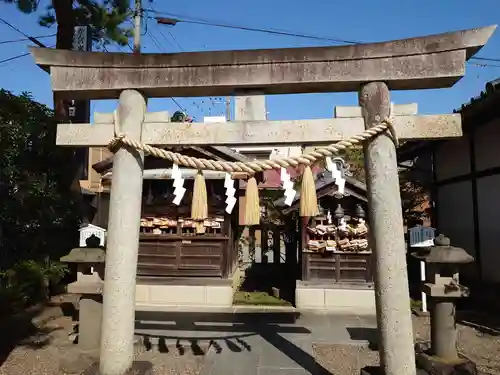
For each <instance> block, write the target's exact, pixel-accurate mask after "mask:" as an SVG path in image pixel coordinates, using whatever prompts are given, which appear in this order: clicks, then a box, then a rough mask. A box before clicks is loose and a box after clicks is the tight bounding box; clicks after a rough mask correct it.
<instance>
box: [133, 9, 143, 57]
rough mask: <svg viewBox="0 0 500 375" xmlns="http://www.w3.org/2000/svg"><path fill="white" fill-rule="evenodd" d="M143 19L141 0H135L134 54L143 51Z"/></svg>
mask: <svg viewBox="0 0 500 375" xmlns="http://www.w3.org/2000/svg"><path fill="white" fill-rule="evenodd" d="M141 19H142V7H141V0H135V15H134V54H139V53H141Z"/></svg>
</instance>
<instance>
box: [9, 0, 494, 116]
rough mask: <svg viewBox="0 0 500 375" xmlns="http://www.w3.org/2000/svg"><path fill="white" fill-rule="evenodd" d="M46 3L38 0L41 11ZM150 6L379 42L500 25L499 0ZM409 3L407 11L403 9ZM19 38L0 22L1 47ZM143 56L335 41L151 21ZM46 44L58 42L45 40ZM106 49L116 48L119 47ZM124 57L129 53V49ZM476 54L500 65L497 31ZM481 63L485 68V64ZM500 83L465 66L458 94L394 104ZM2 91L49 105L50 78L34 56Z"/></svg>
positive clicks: (431, 106) (443, 109)
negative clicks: (26, 94)
mask: <svg viewBox="0 0 500 375" xmlns="http://www.w3.org/2000/svg"><path fill="white" fill-rule="evenodd" d="M44 3H48V0H41V4H42V6H43V5H44ZM143 3H144V6H145V7H150V8H153V9H154V10H156V11H159V12H166V13H167V14H173V15H182V16H189V17H192V18H194V19H203V20H208V21H213V22H220V23H226V24H227V23H230V24H233V25H238V26H247V27H252V28H266V29H269V28H273V29H281V30H287V31H290V32H293V33H306V34H314V35H320V36H324V37H329V38H338V39H343V40H354V41H360V42H375V41H384V40H391V39H398V38H406V37H412V36H422V35H427V34H435V33H441V32H447V31H453V30H460V29H467V28H473V27H481V26H488V25H492V24H497V23H500V2H499V1H498V0H481V1H470V0H433V1H430V0H420V1H415V0H413V1H396V0H384V1H381V0H379V1H373V0H358V1H334V0H323V1H319V0H310V1H303V0H252V1H248V2H240V1H229V0H212V1H205V0H182V1H166V0H155V1H154V2H153V3H149V1H148V0H143ZM403 4H404V5H403ZM0 16H1V17H2V18H4V19H6V20H8V21H9V22H11V23H12V24H13V25H14V26H16V27H18V28H19V29H21V30H22V31H23V32H25V33H26V34H29V35H32V36H39V35H47V34H52V33H55V28H52V29H46V28H42V27H40V26H38V24H37V16H36V15H24V14H21V13H19V12H18V11H17V10H16V9H15V7H14V6H12V5H8V4H5V3H3V2H0ZM20 37H22V36H21V35H19V34H18V33H16V32H15V31H13V30H11V29H10V28H9V27H7V26H6V25H4V24H2V23H0V42H1V41H3V40H11V39H18V38H20ZM142 38H143V39H142V41H143V43H142V46H143V52H145V53H148V52H178V51H180V49H179V47H180V48H182V50H184V51H208V50H224V49H253V48H280V47H307V46H326V45H333V44H334V43H333V42H324V41H317V40H311V39H305V38H298V37H290V36H277V35H270V34H265V33H257V32H250V31H241V30H233V29H223V28H216V27H210V26H204V25H196V24H189V23H180V24H178V25H176V26H175V27H167V26H159V25H156V24H155V22H154V21H153V20H149V21H148V28H147V32H146V33H145V35H144V36H143V37H142ZM41 40H42V41H43V42H44V43H45V44H46V45H48V46H52V45H54V44H55V38H53V37H52V38H44V39H41ZM28 45H29V43H26V42H21V43H9V44H0V60H3V59H7V58H9V57H13V56H16V55H19V54H22V53H25V52H27V47H28ZM108 50H110V51H113V50H118V49H117V48H115V47H111V48H108ZM124 51H126V49H124ZM477 56H482V57H487V58H496V59H499V60H500V30H497V31H496V33H495V34H494V35H493V37H492V38H491V39H490V41H489V43H488V44H487V45H486V47H485V48H484V49H482V50H481V51H480V53H479V54H478V55H477ZM477 63H478V62H476V64H477ZM483 64H485V65H487V66H484V65H483ZM498 77H500V62H484V63H483V62H480V65H474V64H468V65H467V71H466V76H465V77H464V78H463V79H462V80H461V81H460V82H458V83H457V84H456V85H455V86H454V87H453V88H450V89H440V90H420V91H405V92H394V93H393V95H392V100H393V101H394V103H396V104H397V103H410V102H416V103H418V105H419V112H421V113H449V112H451V111H452V110H453V109H454V108H457V107H459V106H460V105H461V104H462V103H464V102H467V101H468V100H469V99H470V98H471V97H473V96H476V95H478V94H479V93H480V91H481V90H483V89H484V85H485V83H486V82H488V81H490V80H493V79H495V78H498ZM0 87H1V88H4V89H7V90H11V91H13V92H15V93H19V92H21V91H28V92H31V93H32V94H33V96H34V98H35V99H36V100H38V101H40V102H42V103H45V104H47V105H49V106H52V94H51V88H50V81H49V76H48V74H47V73H45V72H43V71H41V70H40V69H39V68H38V67H37V66H36V65H35V64H34V63H33V60H32V59H31V57H30V56H26V57H21V58H19V59H15V60H13V61H10V62H7V63H1V64H0ZM178 103H179V104H180V105H181V106H182V107H184V108H185V109H186V110H187V111H188V113H189V114H191V115H193V116H195V118H196V119H197V120H198V121H201V120H202V119H203V116H208V115H222V114H223V113H224V108H225V107H224V103H223V100H221V98H178ZM356 103H357V94H356V93H346V94H308V95H277V96H269V97H268V98H267V106H268V112H269V114H268V116H269V118H270V119H274V120H279V119H307V118H325V117H331V116H333V107H334V106H335V105H356ZM115 105H116V102H115V101H93V102H92V109H93V111H100V112H107V111H112V110H113V109H114V108H115ZM149 109H150V110H154V111H159V110H168V111H170V113H172V112H173V111H175V110H177V109H178V107H177V105H176V104H175V103H174V102H173V101H172V100H171V99H168V98H165V99H154V100H151V101H150V103H149Z"/></svg>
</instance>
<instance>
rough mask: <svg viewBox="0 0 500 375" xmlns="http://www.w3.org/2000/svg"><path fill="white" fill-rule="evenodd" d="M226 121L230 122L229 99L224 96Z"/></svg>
mask: <svg viewBox="0 0 500 375" xmlns="http://www.w3.org/2000/svg"><path fill="white" fill-rule="evenodd" d="M226 120H227V121H231V97H230V96H226Z"/></svg>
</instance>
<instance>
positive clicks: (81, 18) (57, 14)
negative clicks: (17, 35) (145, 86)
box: [1, 0, 133, 47]
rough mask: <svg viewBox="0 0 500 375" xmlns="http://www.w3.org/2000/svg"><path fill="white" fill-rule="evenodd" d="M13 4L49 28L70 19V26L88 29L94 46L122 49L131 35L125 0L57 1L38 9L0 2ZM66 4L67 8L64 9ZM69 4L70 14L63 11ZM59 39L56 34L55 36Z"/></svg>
mask: <svg viewBox="0 0 500 375" xmlns="http://www.w3.org/2000/svg"><path fill="white" fill-rule="evenodd" d="M1 1H4V2H6V3H13V4H15V5H16V6H17V8H18V9H19V10H20V11H21V12H23V13H27V14H29V13H33V12H40V17H39V23H40V25H41V26H44V27H51V26H53V25H55V24H57V23H58V21H59V22H61V20H63V21H62V22H66V23H67V20H64V19H63V18H67V17H71V24H73V25H79V26H91V27H92V40H93V41H94V43H95V44H96V46H97V47H101V46H103V45H107V44H110V43H118V44H119V45H121V46H126V45H127V44H128V40H129V38H130V37H132V36H133V22H132V21H131V17H132V15H133V10H131V9H130V7H129V2H128V1H127V0H103V1H96V0H77V1H73V0H58V1H51V2H50V4H49V5H48V6H46V7H45V8H43V9H42V7H41V6H40V1H39V0H1ZM68 5H69V6H68ZM71 5H72V9H73V11H72V14H67V13H68V12H67V11H66V9H69V7H71ZM58 37H59V35H58ZM58 44H59V43H58Z"/></svg>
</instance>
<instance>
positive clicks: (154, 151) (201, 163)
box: [108, 112, 398, 174]
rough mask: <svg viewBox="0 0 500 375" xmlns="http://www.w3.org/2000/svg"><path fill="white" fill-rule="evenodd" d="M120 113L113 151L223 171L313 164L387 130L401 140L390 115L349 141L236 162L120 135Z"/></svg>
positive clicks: (263, 169) (112, 141)
mask: <svg viewBox="0 0 500 375" xmlns="http://www.w3.org/2000/svg"><path fill="white" fill-rule="evenodd" d="M116 116H117V112H115V137H114V138H113V139H112V140H111V142H110V143H109V144H108V148H109V150H110V151H112V152H116V151H117V150H118V149H119V148H120V147H121V146H123V145H125V146H129V147H132V148H134V149H136V150H140V151H143V152H144V153H146V154H149V155H152V156H155V157H158V158H161V159H166V160H170V161H171V162H173V163H175V164H177V165H182V166H184V167H188V168H195V169H198V170H211V171H220V172H246V173H250V174H253V173H255V172H262V171H265V170H271V169H279V168H287V167H297V166H298V165H301V164H302V165H306V166H311V165H312V164H314V163H315V162H316V161H318V160H320V159H324V158H326V157H328V156H332V155H334V154H339V153H341V152H343V151H346V150H347V149H349V148H351V147H353V146H356V145H359V144H361V143H362V142H363V141H366V140H368V139H371V138H373V137H375V136H378V135H380V134H382V133H384V132H386V131H387V130H389V132H390V133H391V137H392V139H393V141H394V143H395V144H396V145H398V140H397V137H396V133H395V130H394V127H393V124H392V121H391V120H390V119H389V118H387V119H385V120H383V121H381V122H380V123H379V124H377V125H375V126H373V127H371V128H369V129H366V130H365V131H364V132H362V133H360V134H358V135H354V136H352V137H350V138H348V139H346V140H342V141H339V142H337V143H333V144H331V145H329V146H326V147H321V148H317V149H315V150H314V151H311V152H308V153H305V154H302V155H299V156H292V157H288V158H281V159H273V160H253V161H248V162H237V161H234V162H233V161H218V160H209V159H200V158H195V157H191V156H186V155H182V154H179V153H177V152H172V151H169V150H164V149H161V148H157V147H152V146H149V145H146V144H144V143H142V142H138V141H134V140H132V139H129V138H127V136H126V135H125V134H120V133H117V132H116V130H117V129H116V128H117V123H118V119H117V117H116Z"/></svg>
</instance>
